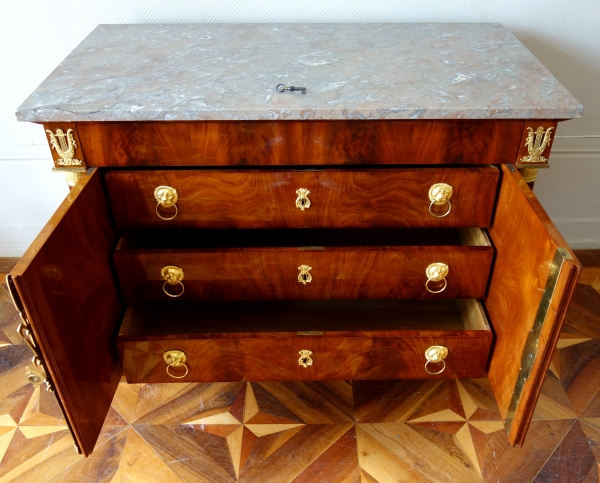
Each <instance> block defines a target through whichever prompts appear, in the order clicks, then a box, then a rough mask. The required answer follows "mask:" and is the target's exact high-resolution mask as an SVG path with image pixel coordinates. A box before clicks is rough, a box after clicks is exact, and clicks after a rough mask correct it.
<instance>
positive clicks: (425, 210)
mask: <svg viewBox="0 0 600 483" xmlns="http://www.w3.org/2000/svg"><path fill="white" fill-rule="evenodd" d="M106 182H107V186H108V192H109V195H110V199H111V205H112V208H113V213H114V215H115V220H116V223H117V228H118V229H136V228H165V229H171V228H373V227H381V228H393V227H411V228H412V227H422V228H425V227H427V228H429V227H436V228H437V227H473V226H479V227H486V226H489V224H490V220H491V215H492V210H493V206H494V200H495V196H496V189H497V184H498V170H497V168H495V167H492V166H485V167H471V168H433V167H430V168H403V169H371V170H365V169H360V170H357V169H345V170H339V169H325V170H320V171H314V170H311V171H298V170H296V171H290V170H283V171H282V170H275V171H271V170H270V171H266V170H262V171H257V170H235V171H233V170H219V171H217V170H210V169H209V170H160V171H156V170H144V171H142V170H137V171H129V170H126V171H114V170H111V171H108V172H107V173H106ZM435 183H447V184H449V185H451V186H452V187H453V194H452V198H451V203H452V209H451V211H450V213H449V214H448V215H447V216H445V217H443V218H436V217H434V216H432V215H431V214H430V213H429V205H430V203H431V201H430V199H429V196H428V193H429V189H430V188H431V186H432V185H433V184H435ZM165 185H166V186H171V187H173V188H175V189H176V190H177V192H178V194H179V201H178V203H177V208H178V210H179V212H178V214H177V216H176V217H175V218H174V219H173V220H169V221H164V220H161V219H160V218H159V217H158V215H157V214H156V207H157V202H156V200H155V199H154V190H155V188H156V187H158V186H165ZM299 188H305V189H308V190H309V191H310V194H309V195H308V197H309V199H310V203H311V204H310V207H309V208H307V209H305V210H301V209H299V208H298V207H297V206H296V199H297V197H298V195H297V194H296V190H298V189H299ZM443 209H444V210H445V209H446V208H445V206H444V207H443ZM165 210H167V211H166V212H164V213H163V214H162V216H163V217H164V218H168V217H170V216H172V215H173V214H175V211H174V209H165Z"/></svg>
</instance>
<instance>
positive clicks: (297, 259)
mask: <svg viewBox="0 0 600 483" xmlns="http://www.w3.org/2000/svg"><path fill="white" fill-rule="evenodd" d="M354 233H355V232H346V233H340V232H339V231H337V233H336V230H332V231H327V232H325V233H324V234H323V235H320V233H319V231H318V230H317V231H310V230H306V231H305V230H303V231H301V232H300V233H294V234H290V233H289V231H286V230H284V231H278V230H269V231H268V232H267V233H265V234H264V235H263V238H264V239H265V240H263V239H258V240H257V238H258V237H257V236H256V235H257V234H256V233H255V232H251V233H249V234H248V235H247V236H245V235H244V234H243V233H242V232H235V231H233V232H225V233H224V234H221V233H214V232H202V233H200V235H201V238H202V240H199V242H200V243H201V245H200V246H198V245H194V244H193V240H194V239H196V238H197V237H194V238H193V239H192V241H190V242H188V243H189V244H190V245H191V247H194V248H187V249H186V248H171V249H162V248H154V249H148V248H146V246H147V245H148V244H156V243H158V242H157V241H154V240H155V239H156V238H160V237H161V236H160V233H158V234H156V233H154V234H148V233H146V234H144V235H138V237H137V239H138V240H139V241H138V243H135V242H133V241H132V240H131V238H132V237H126V239H125V240H122V241H121V242H120V243H119V245H118V247H117V249H116V250H115V253H114V260H115V266H116V267H117V273H118V276H119V281H120V286H121V290H122V293H123V296H124V298H125V300H126V301H127V302H128V303H135V302H143V301H147V302H150V301H151V302H155V301H169V300H170V299H171V298H170V297H169V296H168V295H166V294H165V293H164V291H163V286H164V283H165V281H164V279H163V278H162V276H161V269H162V268H163V267H165V266H167V265H175V266H177V267H180V268H182V269H183V271H184V280H183V282H182V283H183V284H184V286H185V291H184V292H183V295H182V296H181V297H178V298H177V300H322V299H369V298H371V299H403V298H421V299H432V300H436V299H446V298H483V297H484V295H485V291H486V287H487V282H488V277H489V272H490V266H491V262H492V257H493V249H492V247H491V246H461V245H455V246H452V245H449V246H444V245H441V246H436V244H437V243H440V238H441V239H442V241H443V236H440V237H439V238H438V237H437V236H436V235H435V234H434V233H424V234H423V235H422V236H421V238H422V239H423V240H420V241H421V242H422V243H423V242H424V243H426V245H410V242H411V240H410V238H415V237H416V236H415V235H414V234H410V233H406V232H404V231H400V232H396V235H395V236H394V232H391V233H390V232H383V233H382V232H375V233H371V232H370V231H369V232H367V233H366V234H365V233H364V232H363V233H360V234H357V236H356V237H354V236H352V235H353V234H354ZM259 235H262V233H259ZM405 236H406V237H405ZM147 238H150V239H151V240H153V241H150V242H148V243H145V242H144V240H145V239H147ZM174 238H177V236H176V235H169V238H168V239H167V240H166V241H165V244H166V246H169V244H175V246H177V242H176V241H174ZM290 238H291V240H290ZM331 238H333V240H334V243H335V244H336V245H342V246H333V247H330V246H323V245H326V242H327V241H328V239H331ZM406 238H408V240H406ZM223 239H227V241H226V242H225V243H232V241H233V243H235V242H236V241H237V242H238V244H240V245H242V246H241V247H239V248H237V247H232V248H210V247H212V246H214V247H219V246H223V244H224V243H222V242H221V240H223ZM294 240H295V241H297V243H299V244H304V243H306V244H307V245H308V246H309V247H319V246H320V247H321V248H317V249H298V248H297V247H294V246H292V247H289V246H286V245H287V244H289V243H290V241H291V242H293V241H294ZM256 241H258V242H259V243H260V244H262V243H269V244H271V245H274V246H267V247H256V248H254V247H253V242H256ZM428 241H429V242H428ZM348 242H350V243H361V242H363V243H364V245H363V243H361V246H343V244H344V243H348ZM280 243H281V244H282V245H283V246H281V245H280V246H278V245H279V244H280ZM369 243H377V244H386V243H390V244H391V243H399V244H404V243H409V245H408V246H402V245H399V246H386V245H383V246H381V245H380V246H369ZM246 244H247V245H246ZM202 245H204V246H207V247H208V248H202ZM437 262H441V263H445V264H446V265H448V267H449V273H448V276H447V277H446V281H447V286H446V288H445V289H444V290H443V291H442V292H441V293H431V292H429V291H428V290H427V289H426V287H425V284H426V283H427V281H428V278H427V275H426V268H427V267H428V266H429V265H430V264H431V263H437ZM301 265H307V266H310V267H312V270H311V271H310V274H311V275H312V281H311V282H310V283H306V284H302V283H299V281H298V275H299V273H300V271H299V267H300V266H301ZM429 283H430V288H431V289H432V290H434V291H435V290H441V289H442V288H443V285H442V282H429ZM167 289H168V290H169V291H170V292H171V293H173V294H177V293H180V291H181V290H182V288H181V287H180V286H176V287H175V286H173V287H171V286H168V287H167Z"/></svg>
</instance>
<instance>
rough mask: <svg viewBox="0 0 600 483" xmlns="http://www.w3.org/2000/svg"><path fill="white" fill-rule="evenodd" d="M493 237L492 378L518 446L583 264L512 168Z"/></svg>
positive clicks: (489, 301) (489, 302)
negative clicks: (493, 343) (494, 257)
mask: <svg viewBox="0 0 600 483" xmlns="http://www.w3.org/2000/svg"><path fill="white" fill-rule="evenodd" d="M489 234H490V238H491V239H492V243H493V244H494V247H495V249H496V251H497V255H496V260H495V265H494V267H493V270H492V277H491V280H490V287H489V290H488V296H487V298H486V299H485V307H486V308H487V310H488V313H489V316H490V321H491V323H492V326H493V327H494V331H495V334H496V341H495V346H494V349H493V353H492V356H491V360H490V367H489V374H488V378H489V381H490V383H491V386H492V388H493V390H494V394H495V396H496V400H497V402H498V407H499V408H500V412H501V414H502V417H503V418H505V423H506V426H507V431H508V436H509V440H510V441H511V443H512V444H514V445H516V444H522V443H523V441H524V439H525V433H526V432H527V428H528V427H529V423H530V421H531V417H532V415H533V410H534V408H535V404H536V402H537V399H538V397H539V394H540V391H541V388H542V384H543V381H544V378H545V375H546V371H547V369H548V366H549V365H550V359H551V357H552V353H553V351H554V348H555V346H556V341H557V340H558V336H559V333H560V329H561V327H562V323H563V320H564V316H565V313H566V310H567V308H568V305H569V302H570V300H571V297H572V293H573V290H574V289H575V285H576V283H577V279H578V277H579V271H580V269H581V265H580V264H579V262H578V261H577V259H576V258H575V256H574V255H573V253H572V252H571V251H570V249H569V248H568V246H567V244H566V242H565V240H564V239H563V238H562V236H561V235H560V233H558V231H557V230H556V227H555V226H554V225H553V224H552V222H551V221H550V219H549V218H548V215H547V214H546V213H545V211H544V210H543V208H542V207H541V205H540V204H539V202H538V200H537V199H536V197H535V195H534V194H533V192H532V191H531V190H530V189H529V187H528V186H527V184H526V183H525V181H524V180H523V178H522V177H521V175H520V174H519V173H518V171H517V170H516V169H515V167H514V166H512V165H508V166H503V167H502V181H501V187H500V194H499V198H498V203H497V207H496V214H495V217H494V220H493V223H492V227H491V228H490V229H489ZM530 360H531V362H529V361H530ZM523 361H526V362H528V363H527V364H524V363H523Z"/></svg>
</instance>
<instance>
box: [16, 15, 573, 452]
mask: <svg viewBox="0 0 600 483" xmlns="http://www.w3.org/2000/svg"><path fill="white" fill-rule="evenodd" d="M332 29H334V30H332ZM184 39H186V40H185V42H186V48H185V51H184V52H183V53H181V52H179V51H178V49H179V47H180V45H181V42H183V41H184ZM242 39H243V44H244V45H246V44H247V43H248V42H253V41H257V42H258V41H259V40H260V45H261V46H263V47H261V48H260V49H257V50H256V51H255V52H249V51H247V50H244V49H242V50H240V49H241V47H240V45H242V43H241V40H242ZM253 39H254V40H253ZM356 39H363V41H362V43H361V42H358V40H356ZM365 39H366V40H365ZM442 39H443V40H442ZM157 40H160V41H161V42H160V45H159V46H157V44H156V41H157ZM326 40H327V42H325V41H326ZM364 42H366V43H367V44H372V45H370V47H369V52H371V55H369V56H365V55H364V52H365V48H366V45H365V44H364ZM440 42H442V43H443V45H444V48H443V49H440V48H439V47H440ZM477 42H485V43H486V45H487V50H486V52H483V51H482V50H481V49H477V48H474V47H473V45H475V44H477ZM291 45H294V49H293V50H291V49H289V48H288V47H289V46H291ZM409 46H410V48H409ZM264 49H266V50H264ZM242 51H243V53H242ZM309 52H312V54H311V55H310V56H308V57H307V56H306V55H307V53H309ZM276 53H277V55H275V54H276ZM181 56H183V57H181ZM215 56H216V57H219V58H222V59H228V61H227V62H225V61H224V62H220V63H216V64H215V63H214V58H215ZM490 58H494V61H493V62H491V61H490ZM240 59H244V60H243V61H242V63H243V66H244V67H243V69H242V71H240V70H239V69H240V63H239V62H240ZM319 59H321V60H319ZM83 60H85V62H82V61H83ZM148 62H152V65H155V69H156V72H155V73H154V74H153V75H148V67H147V66H148ZM349 66H352V69H351V70H348V69H349ZM418 66H421V67H418ZM505 67H506V69H505ZM420 69H421V70H420ZM480 70H485V71H486V75H481V74H480ZM509 71H510V72H511V75H510V76H509V75H508V72H509ZM240 72H243V74H240ZM199 73H201V74H202V75H199ZM282 76H285V78H283V77H282ZM123 79H129V80H127V81H125V80H123ZM265 79H268V80H265ZM281 82H290V83H291V82H294V83H295V85H303V86H307V87H306V88H307V91H306V94H302V93H300V92H290V91H286V92H281V93H278V92H276V91H275V86H276V85H277V84H279V83H281ZM223 86H228V87H227V88H223ZM581 111H582V108H581V106H580V105H579V103H578V102H577V101H576V100H575V99H574V98H573V97H572V96H571V95H570V94H569V93H568V92H567V91H566V90H565V89H564V87H562V86H561V85H560V84H559V83H558V81H556V79H554V77H552V75H551V74H550V73H549V72H547V71H546V69H545V68H544V67H543V66H542V65H541V64H540V63H539V62H538V61H537V60H536V59H535V58H534V57H533V56H532V55H531V54H530V53H529V52H528V51H527V50H526V49H525V48H524V47H523V46H522V45H521V44H520V43H519V42H518V40H516V39H515V38H514V36H512V34H510V33H509V32H508V31H507V30H506V29H504V28H503V27H502V26H500V25H497V24H454V25H453V24H449V25H441V24H439V25H435V24H423V25H395V24H386V25H362V24H361V25H358V24H357V25H342V26H332V25H302V24H300V25H279V26H269V25H240V26H232V25H179V26H165V25H162V26H151V25H121V26H99V27H98V28H97V29H96V30H94V32H92V33H91V34H90V36H89V37H88V38H87V39H85V40H84V41H83V43H82V44H81V45H80V46H79V47H77V48H76V49H75V51H74V52H73V53H72V54H70V56H69V57H67V59H65V61H64V62H63V63H62V64H61V65H60V66H59V67H58V68H57V70H56V71H54V72H53V73H52V74H51V75H50V76H49V78H48V79H46V80H45V81H44V83H43V84H42V85H41V86H40V87H39V88H38V89H37V90H36V91H35V92H34V93H33V94H32V96H31V97H30V98H29V99H27V100H26V101H25V102H24V103H23V105H22V106H21V107H20V108H19V111H18V112H17V116H18V118H19V119H20V120H23V121H31V122H38V123H42V124H44V128H45V129H46V130H47V133H48V138H49V142H50V143H51V148H52V154H53V158H54V161H55V169H56V170H59V171H60V170H62V171H66V172H68V173H70V176H71V177H75V178H79V180H78V182H77V183H76V184H75V186H74V187H73V189H72V191H71V192H70V193H69V195H68V196H67V198H66V200H65V201H64V202H63V204H62V205H61V206H60V207H59V209H58V210H57V212H56V213H55V214H54V216H53V217H52V219H51V220H50V221H49V223H48V225H46V227H45V228H44V229H43V230H42V232H41V233H40V235H39V236H38V238H37V239H36V240H35V241H34V243H33V244H32V246H31V247H30V248H29V249H28V250H27V252H26V253H25V255H24V256H23V258H22V259H21V260H20V261H19V263H18V264H17V266H16V267H15V268H14V270H13V271H12V272H11V274H10V275H9V277H8V285H9V288H10V290H11V294H12V295H13V298H14V301H15V305H16V306H17V308H18V310H19V311H20V313H21V316H22V318H23V324H22V325H21V326H20V328H19V333H20V334H21V335H22V336H23V337H24V338H25V339H26V341H27V342H28V343H29V344H30V347H31V348H32V350H33V351H34V354H35V357H34V363H35V365H34V366H32V368H31V369H30V376H31V378H32V379H34V378H38V379H40V380H45V381H46V383H47V386H48V387H49V388H52V389H53V390H54V391H55V393H56V395H57V399H58V401H59V404H60V406H61V408H62V410H63V412H64V413H65V417H66V420H67V423H68V425H69V428H70V429H71V431H72V433H73V436H74V439H75V444H76V447H77V448H78V450H79V451H81V452H82V453H83V454H85V455H88V454H90V453H91V451H92V450H93V448H94V444H95V442H96V440H97V437H98V435H99V432H100V429H101V427H102V424H103V422H104V418H105V416H106V413H107V411H108V408H109V407H110V403H111V401H112V398H113V395H114V392H115V390H116V387H117V384H118V382H119V380H120V377H121V374H122V373H123V372H124V373H125V376H126V378H127V381H128V382H130V383H138V382H144V383H165V382H179V381H189V382H200V381H206V382H210V381H239V380H246V381H261V380H262V381H290V380H332V379H333V380H335V379H401V378H404V379H412V378H446V377H481V376H483V375H485V374H487V377H488V379H489V381H490V384H491V387H492V389H493V390H494V394H495V396H496V399H497V401H498V406H499V408H500V411H501V414H502V416H503V418H505V421H506V427H507V432H508V437H509V440H510V441H511V443H512V444H521V443H522V442H523V440H524V437H525V434H526V432H527V428H528V425H529V422H530V420H531V417H532V413H533V409H534V407H535V404H536V401H537V398H538V396H539V392H540V390H541V386H542V383H543V380H544V377H545V372H546V369H547V368H548V366H549V364H550V358H551V355H552V352H553V349H554V346H555V343H556V340H557V339H558V335H559V332H560V327H561V325H562V321H563V318H564V315H565V312H566V309H567V307H568V304H569V301H570V298H571V295H572V292H573V290H574V287H575V284H576V282H577V277H578V273H579V270H580V265H579V263H578V262H577V260H576V259H575V257H574V255H573V253H572V252H571V251H570V249H569V248H568V246H567V245H566V243H565V241H564V239H563V238H562V237H561V236H560V234H559V233H558V232H557V231H556V229H555V227H554V226H553V225H552V223H551V221H550V220H549V218H548V216H547V215H546V213H545V212H544V211H543V209H542V207H541V206H540V204H539V202H538V201H537V200H536V198H535V196H534V195H533V193H532V191H531V190H530V188H529V187H528V186H527V183H526V182H525V181H524V180H523V177H522V176H521V174H520V173H519V170H518V168H528V169H532V168H537V167H545V166H547V163H548V161H547V157H548V155H549V153H550V148H551V138H552V136H553V134H554V130H555V129H556V126H557V122H558V121H560V120H565V119H569V118H572V117H577V116H579V115H580V114H581Z"/></svg>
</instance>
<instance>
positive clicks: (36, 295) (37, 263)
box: [11, 171, 123, 455]
mask: <svg viewBox="0 0 600 483" xmlns="http://www.w3.org/2000/svg"><path fill="white" fill-rule="evenodd" d="M90 220H93V223H90ZM115 241H116V232H115V230H114V227H113V226H112V223H111V217H110V211H109V207H108V204H107V201H106V198H105V195H104V187H103V185H102V179H101V176H100V173H98V172H97V171H95V172H93V173H91V174H86V176H84V178H83V179H82V181H81V182H80V183H79V184H78V185H77V186H76V187H75V188H74V189H73V190H72V191H71V193H69V195H68V196H67V198H66V199H65V201H64V202H63V203H62V204H61V205H60V206H59V208H58V210H57V211H56V213H55V214H54V215H53V216H52V218H51V219H50V221H49V222H48V224H47V225H46V226H45V227H44V229H43V230H42V232H41V233H40V234H39V235H38V237H37V238H36V239H35V241H34V242H33V244H32V245H31V246H30V247H29V248H28V249H27V251H26V252H25V255H23V258H21V260H20V261H19V262H18V263H17V265H16V266H15V268H14V269H13V270H12V272H11V277H12V278H13V280H14V283H15V286H16V288H17V290H18V293H19V296H20V298H21V300H22V302H23V304H24V306H25V311H26V313H27V316H28V318H29V321H30V323H31V326H32V330H33V333H34V336H35V338H36V340H37V342H38V344H39V347H40V350H41V352H42V355H43V358H44V359H45V361H46V364H47V366H48V369H49V372H50V375H51V377H52V380H53V381H54V385H55V388H56V393H57V396H58V398H59V402H60V403H61V405H62V407H63V409H64V411H65V416H66V418H67V421H68V422H69V424H70V426H71V428H72V430H73V431H74V434H75V437H76V438H77V441H78V443H79V445H80V447H81V449H82V451H83V452H84V454H86V455H87V454H89V453H91V451H92V450H93V448H94V444H95V443H96V439H97V438H98V435H99V433H100V429H101V428H102V422H103V421H104V417H105V416H106V413H107V411H108V409H109V407H110V403H111V401H112V398H113V395H114V393H115V390H116V388H117V384H118V382H119V378H120V377H121V368H120V365H119V357H118V354H117V351H116V347H115V334H116V328H117V326H118V323H119V322H120V320H121V314H122V310H123V306H122V305H121V301H120V298H119V295H118V293H117V288H116V280H115V278H114V275H113V268H112V261H111V252H112V249H113V246H114V243H115Z"/></svg>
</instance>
